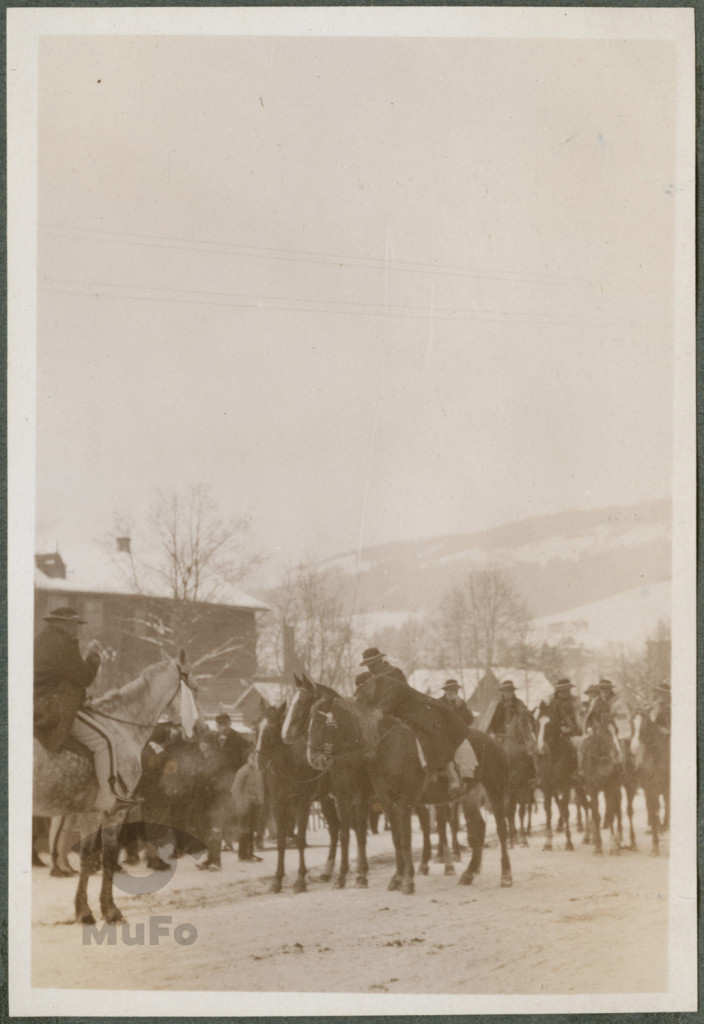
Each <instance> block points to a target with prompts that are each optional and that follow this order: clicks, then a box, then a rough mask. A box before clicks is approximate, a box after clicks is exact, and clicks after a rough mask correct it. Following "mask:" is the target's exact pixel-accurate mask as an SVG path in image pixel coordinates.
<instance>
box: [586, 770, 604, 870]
mask: <svg viewBox="0 0 704 1024" xmlns="http://www.w3.org/2000/svg"><path fill="white" fill-rule="evenodd" d="M589 810H590V812H591V813H590V817H591V823H592V829H593V832H592V838H593V840H594V853H595V854H599V855H600V854H603V852H604V848H603V846H602V845H601V821H600V817H599V790H598V788H597V787H596V785H592V786H591V788H590V790H589Z"/></svg>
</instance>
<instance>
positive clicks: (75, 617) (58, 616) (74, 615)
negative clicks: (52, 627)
mask: <svg viewBox="0 0 704 1024" xmlns="http://www.w3.org/2000/svg"><path fill="white" fill-rule="evenodd" d="M44 621H45V622H75V623H77V624H78V625H79V626H85V624H86V620H85V619H82V618H81V616H80V615H79V614H78V612H77V611H76V610H75V608H69V607H68V606H67V607H65V608H54V610H53V612H49V614H48V615H45V616H44Z"/></svg>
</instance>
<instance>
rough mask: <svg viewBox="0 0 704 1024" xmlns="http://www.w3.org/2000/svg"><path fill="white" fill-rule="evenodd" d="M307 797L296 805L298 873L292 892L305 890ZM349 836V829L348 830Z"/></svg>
mask: <svg viewBox="0 0 704 1024" xmlns="http://www.w3.org/2000/svg"><path fill="white" fill-rule="evenodd" d="M308 807H309V804H308V798H307V797H306V798H305V799H304V800H303V801H302V802H301V803H300V804H299V806H298V810H297V814H296V846H297V847H298V874H297V875H296V881H295V882H294V883H293V891H294V892H306V891H307V886H306V829H307V827H308ZM348 836H349V830H348Z"/></svg>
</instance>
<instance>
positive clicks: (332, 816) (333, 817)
mask: <svg viewBox="0 0 704 1024" xmlns="http://www.w3.org/2000/svg"><path fill="white" fill-rule="evenodd" d="M320 807H321V809H322V811H323V815H324V816H325V821H326V822H327V826H328V834H329V836H330V845H329V846H328V859H327V860H326V861H325V866H324V867H323V871H322V874H321V875H320V881H321V882H329V881H330V879H331V878H332V873H333V871H334V870H335V854H336V853H337V842H338V839H339V836H340V819H339V817H338V814H337V807H336V806H335V801H334V800H333V799H332V798H331V797H329V796H326V797H321V798H320Z"/></svg>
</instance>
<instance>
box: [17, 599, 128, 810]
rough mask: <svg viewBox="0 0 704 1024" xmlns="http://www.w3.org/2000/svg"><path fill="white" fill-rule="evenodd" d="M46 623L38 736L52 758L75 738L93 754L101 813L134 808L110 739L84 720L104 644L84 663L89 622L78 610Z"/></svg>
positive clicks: (37, 686)
mask: <svg viewBox="0 0 704 1024" xmlns="http://www.w3.org/2000/svg"><path fill="white" fill-rule="evenodd" d="M44 621H45V622H46V623H47V625H46V626H45V627H44V629H43V630H42V631H41V633H39V635H38V636H37V637H36V639H35V641H34V735H35V736H36V738H37V739H38V740H39V742H40V743H41V744H42V745H43V746H44V747H46V749H47V750H50V751H52V752H58V751H60V750H63V749H64V748H65V747H66V746H67V745H68V742H69V738H70V737H73V739H76V740H78V742H79V743H81V744H82V745H83V746H84V747H87V749H88V750H90V752H91V753H92V755H93V761H94V764H95V774H96V777H97V780H98V796H97V799H96V802H95V807H96V810H100V811H114V810H117V809H118V808H119V807H121V806H125V805H127V806H130V805H132V804H133V803H134V801H132V800H131V798H130V794H129V791H128V789H127V787H126V786H125V784H124V783H123V782H122V779H121V776H120V774H119V770H118V767H117V764H118V759H117V753H118V752H117V751H116V750H115V748H114V745H113V742H112V740H111V738H110V735H109V733H108V732H107V731H106V730H104V729H102V728H101V727H100V726H99V725H98V723H97V722H95V721H94V720H93V719H91V718H89V716H87V715H83V714H80V711H81V708H82V707H83V705H84V704H85V703H86V691H87V689H88V687H89V686H90V685H91V683H92V682H93V680H94V679H95V677H96V675H97V674H98V669H99V668H100V644H99V643H98V641H97V640H92V641H91V642H90V643H89V644H88V648H87V654H86V657H85V659H84V658H83V657H81V652H80V649H79V646H78V633H79V630H80V627H81V626H83V625H85V620H84V619H82V618H81V617H80V615H79V614H78V612H76V611H75V610H74V609H73V608H69V607H64V608H57V609H56V610H55V611H53V612H50V614H49V615H45V616H44Z"/></svg>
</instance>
